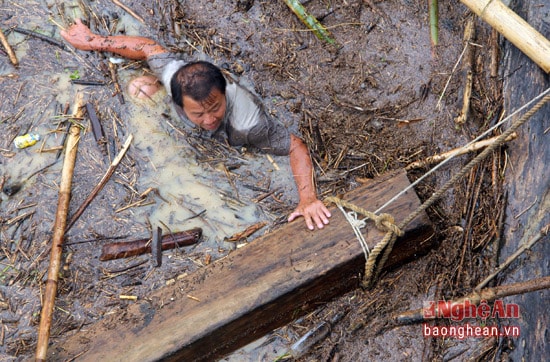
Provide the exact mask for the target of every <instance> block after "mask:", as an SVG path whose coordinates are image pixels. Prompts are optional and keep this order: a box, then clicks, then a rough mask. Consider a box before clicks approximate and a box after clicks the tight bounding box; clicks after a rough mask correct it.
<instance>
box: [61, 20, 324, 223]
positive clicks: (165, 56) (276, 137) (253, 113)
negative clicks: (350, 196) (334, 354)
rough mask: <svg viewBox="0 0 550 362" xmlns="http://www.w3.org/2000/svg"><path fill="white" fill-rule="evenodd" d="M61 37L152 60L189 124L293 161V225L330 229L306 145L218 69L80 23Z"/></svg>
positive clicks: (148, 87) (151, 86)
mask: <svg viewBox="0 0 550 362" xmlns="http://www.w3.org/2000/svg"><path fill="white" fill-rule="evenodd" d="M61 36H62V37H63V38H64V39H65V40H66V41H67V42H69V43H70V44H72V45H73V46H74V47H75V48H77V49H80V50H96V51H105V52H111V53H115V54H118V55H120V56H122V57H125V58H128V59H134V60H147V62H148V64H149V66H150V68H151V70H152V71H153V72H154V73H155V74H156V76H157V78H158V79H160V81H161V82H162V84H163V85H164V87H165V88H166V90H167V92H168V93H169V94H170V96H171V97H172V100H173V103H174V106H175V108H176V111H177V113H178V114H179V116H180V117H181V118H182V120H183V121H184V122H186V123H187V124H189V125H191V126H196V127H200V128H201V129H202V130H204V131H206V132H207V133H209V134H210V135H212V136H214V135H217V134H219V133H224V132H225V136H226V137H227V139H228V141H229V144H231V145H232V146H242V145H250V146H255V147H257V148H259V149H260V150H262V151H263V152H268V153H272V154H276V155H288V156H289V158H290V167H291V169H292V173H293V175H294V180H295V182H296V186H297V189H298V194H299V197H300V201H299V203H298V206H297V207H296V209H295V210H294V211H293V212H292V213H291V214H290V215H289V217H288V221H289V222H291V221H293V220H294V219H296V218H298V217H300V216H302V217H304V220H305V223H306V225H307V227H308V228H309V229H310V230H314V229H315V226H317V227H318V228H319V229H322V228H323V226H324V225H326V224H328V222H329V220H328V218H329V217H330V216H331V215H330V212H329V210H328V209H327V208H326V206H325V205H324V204H323V203H322V202H321V201H320V200H319V199H318V198H317V194H316V191H315V186H314V183H313V166H312V163H311V158H310V155H309V151H308V149H307V147H306V146H305V144H304V143H303V141H302V140H301V139H300V138H299V137H297V136H296V135H294V134H291V133H289V132H288V130H287V129H286V128H285V127H283V126H282V125H281V124H280V123H278V122H275V121H274V120H272V119H271V118H270V117H268V115H267V114H266V112H265V111H264V110H263V108H262V106H261V103H260V102H259V100H258V99H257V97H255V96H254V95H252V94H251V93H250V92H249V91H247V90H246V89H245V88H243V87H241V86H240V85H239V84H237V83H234V82H228V81H227V80H226V78H225V77H224V76H223V74H222V73H221V71H220V69H219V68H217V67H215V66H214V65H212V64H211V63H208V62H204V61H199V62H190V63H187V62H185V61H183V60H180V59H179V58H178V56H177V55H176V54H173V53H170V52H169V51H168V50H167V49H165V48H164V47H162V46H161V45H159V44H158V43H156V42H155V41H154V40H152V39H149V38H144V37H140V36H126V35H116V36H102V35H99V34H95V33H93V32H92V31H91V30H90V29H89V28H88V27H87V26H86V25H84V24H83V23H82V22H81V21H80V20H76V22H75V24H73V25H72V26H71V27H69V28H68V29H65V30H62V31H61ZM157 88H158V82H157V81H156V79H155V78H153V77H151V76H148V77H140V78H138V79H137V80H135V81H134V82H132V84H131V85H130V89H131V91H132V89H133V90H134V91H137V92H144V93H149V95H150V94H151V93H154V92H155V91H156V90H157Z"/></svg>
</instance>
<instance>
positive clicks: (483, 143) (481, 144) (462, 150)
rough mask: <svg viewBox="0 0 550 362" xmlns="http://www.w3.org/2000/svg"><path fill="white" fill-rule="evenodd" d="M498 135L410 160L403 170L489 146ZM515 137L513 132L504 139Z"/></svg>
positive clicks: (509, 139)
mask: <svg viewBox="0 0 550 362" xmlns="http://www.w3.org/2000/svg"><path fill="white" fill-rule="evenodd" d="M498 137H499V136H495V137H492V138H488V139H486V140H483V141H479V142H475V143H472V144H471V145H470V146H468V147H462V148H455V149H453V150H450V151H447V152H444V153H440V154H439V155H433V156H430V157H427V158H425V159H423V160H420V161H415V162H412V163H410V164H408V165H407V167H405V170H407V171H410V170H414V169H416V168H420V167H424V166H428V165H433V164H434V163H439V162H441V161H443V160H446V159H447V158H449V157H450V156H452V155H455V156H460V155H464V154H466V153H469V152H475V151H478V150H480V149H482V148H485V147H487V146H489V145H490V144H492V143H493V142H495V141H496V139H497V138H498ZM516 137H517V133H515V132H514V133H512V134H511V135H510V136H509V137H508V138H506V141H511V140H513V139H515V138H516ZM455 153H456V154H455Z"/></svg>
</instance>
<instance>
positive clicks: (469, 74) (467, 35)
mask: <svg viewBox="0 0 550 362" xmlns="http://www.w3.org/2000/svg"><path fill="white" fill-rule="evenodd" d="M474 38H475V26H474V19H473V18H470V19H469V20H468V22H467V23H466V29H464V46H465V47H466V49H467V50H466V54H465V56H464V58H465V59H464V64H463V67H462V69H464V73H465V75H466V80H465V84H464V93H463V95H462V110H461V111H460V114H459V115H458V117H456V118H455V123H456V124H457V125H463V124H464V123H466V121H467V120H468V116H469V115H470V98H471V97H472V85H473V82H474V74H473V69H474V64H473V63H474V49H473V47H472V46H470V43H471V42H472V41H474Z"/></svg>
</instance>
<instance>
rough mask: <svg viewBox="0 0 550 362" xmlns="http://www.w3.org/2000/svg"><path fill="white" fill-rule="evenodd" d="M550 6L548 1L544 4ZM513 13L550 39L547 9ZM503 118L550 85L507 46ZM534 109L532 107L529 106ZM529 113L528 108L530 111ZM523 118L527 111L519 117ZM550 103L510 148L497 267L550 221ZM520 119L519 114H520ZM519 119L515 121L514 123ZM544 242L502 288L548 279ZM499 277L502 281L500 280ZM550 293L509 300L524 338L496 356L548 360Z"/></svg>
mask: <svg viewBox="0 0 550 362" xmlns="http://www.w3.org/2000/svg"><path fill="white" fill-rule="evenodd" d="M546 8H548V2H546ZM514 10H515V11H516V12H517V13H518V14H521V15H522V17H524V18H525V19H526V20H527V21H528V22H529V23H530V24H532V25H533V27H534V28H536V29H539V30H540V31H541V33H542V34H543V35H544V36H546V37H547V38H550V17H549V14H548V11H540V6H537V3H536V2H530V1H524V2H521V1H520V2H517V3H516V4H515V5H514ZM504 46H505V48H504V51H503V52H504V54H505V56H506V59H504V61H503V62H502V63H503V64H504V70H503V71H502V74H508V75H509V76H506V77H504V94H503V98H504V114H505V115H509V114H511V113H512V112H514V111H516V110H517V109H519V108H520V107H522V106H523V105H524V104H525V103H526V102H527V101H529V100H530V99H532V98H534V97H536V96H537V95H539V94H541V93H542V92H544V91H545V90H547V89H548V88H549V87H550V78H549V77H548V75H547V74H545V73H544V72H543V71H542V70H541V69H540V68H538V67H537V66H536V65H535V64H533V63H531V62H530V61H529V59H527V57H526V56H525V54H523V53H522V52H520V51H519V50H518V49H517V48H515V47H514V46H512V45H510V44H508V43H504ZM531 106H532V105H531ZM527 109H529V108H527ZM527 109H526V110H527ZM520 114H523V113H520ZM549 115H550V103H547V104H546V105H545V106H544V107H542V108H541V109H540V110H539V111H538V112H537V113H535V114H534V115H533V117H531V119H530V120H529V121H528V122H527V123H526V124H524V125H523V126H522V127H521V128H520V129H519V130H518V132H517V133H518V138H517V139H516V140H514V141H513V142H511V143H509V145H508V147H507V151H506V152H507V154H508V157H509V158H508V160H507V164H508V165H513V167H506V175H505V180H506V181H505V183H504V186H505V187H506V190H507V195H508V197H507V199H508V202H507V207H506V218H505V221H504V230H503V233H502V243H501V249H500V251H499V264H501V263H503V262H504V261H505V260H506V259H507V258H508V257H509V256H510V255H511V254H513V253H514V252H515V251H516V250H517V249H518V248H519V246H520V245H523V244H524V243H527V242H529V241H530V240H531V239H532V238H533V237H534V236H535V235H537V234H538V233H539V232H540V231H541V229H543V228H544V227H545V226H547V225H548V224H549V223H550V212H548V210H549V209H550V177H549V173H548V165H549V164H550V133H549V132H548V130H549V129H550V117H549ZM518 117H519V116H518ZM515 119H516V118H514V120H515ZM548 241H549V240H548V239H546V240H541V241H539V242H538V243H537V244H536V245H535V246H533V247H532V248H531V251H530V252H526V253H525V254H524V256H522V257H520V258H519V259H518V261H516V262H514V264H512V265H511V266H509V267H508V268H507V269H506V271H504V272H503V273H502V274H501V278H499V279H500V280H498V284H499V285H500V284H502V285H506V284H510V283H515V282H519V281H527V280H530V279H533V278H536V277H541V276H546V275H550V242H548ZM497 279H498V278H497ZM549 300H550V290H548V289H547V290H543V291H540V292H533V293H527V294H521V295H515V296H510V297H507V298H506V303H516V304H518V305H519V307H520V313H521V315H520V318H519V319H513V320H511V321H510V323H509V325H511V326H518V327H519V328H520V331H521V338H517V339H516V338H510V340H511V341H512V342H513V343H514V348H512V349H508V350H506V351H505V352H502V351H501V350H500V349H499V351H498V352H497V353H500V352H502V353H501V355H502V356H505V357H504V359H509V360H511V361H521V360H525V361H546V360H548V356H550V344H549V343H548V326H549V325H550V314H549V313H548V301H549Z"/></svg>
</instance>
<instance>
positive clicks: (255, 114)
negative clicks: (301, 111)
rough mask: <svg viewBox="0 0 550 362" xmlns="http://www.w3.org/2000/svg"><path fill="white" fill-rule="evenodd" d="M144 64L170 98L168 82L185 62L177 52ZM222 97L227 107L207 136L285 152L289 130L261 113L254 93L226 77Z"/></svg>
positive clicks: (282, 153) (262, 149)
mask: <svg viewBox="0 0 550 362" xmlns="http://www.w3.org/2000/svg"><path fill="white" fill-rule="evenodd" d="M147 63H148V64H149V67H150V68H151V70H152V71H153V72H154V73H155V75H156V76H157V77H158V78H159V79H160V80H161V82H162V83H163V84H164V86H165V88H166V91H167V92H168V94H169V95H170V98H171V97H172V94H171V91H170V81H171V80H172V77H173V76H174V74H175V73H176V72H177V71H178V69H179V68H181V67H182V66H183V65H185V64H186V62H185V61H184V60H181V59H180V58H179V56H178V54H174V53H162V54H157V55H154V56H151V57H149V58H148V59H147ZM225 98H226V103H227V108H226V111H225V115H224V118H223V120H222V124H221V125H220V127H219V128H218V130H216V131H214V132H206V133H207V134H208V135H209V136H211V137H219V136H220V135H223V134H225V136H226V137H227V140H228V142H229V144H230V145H232V146H236V147H239V146H245V145H246V146H253V147H256V148H258V149H259V150H261V151H263V152H266V153H271V154H274V155H288V153H289V152H290V132H289V131H288V129H287V128H286V127H285V126H283V125H282V124H281V123H280V122H278V121H277V120H275V119H273V118H272V117H270V116H269V115H268V114H267V113H266V112H265V110H264V107H263V105H262V103H261V101H260V100H259V99H258V97H257V96H255V95H254V94H253V93H252V92H251V91H249V90H248V89H246V88H245V87H243V86H242V85H240V84H239V83H238V82H236V81H233V80H232V79H227V87H226V89H225ZM172 104H173V106H174V108H175V109H176V112H177V113H178V115H179V116H180V118H181V119H182V120H183V122H184V123H185V124H186V125H188V126H190V127H197V126H196V125H195V124H193V123H192V122H191V121H190V120H189V119H188V118H187V116H186V115H185V112H184V111H183V109H182V108H181V107H179V106H178V105H176V104H175V103H173V102H172Z"/></svg>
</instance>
